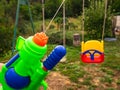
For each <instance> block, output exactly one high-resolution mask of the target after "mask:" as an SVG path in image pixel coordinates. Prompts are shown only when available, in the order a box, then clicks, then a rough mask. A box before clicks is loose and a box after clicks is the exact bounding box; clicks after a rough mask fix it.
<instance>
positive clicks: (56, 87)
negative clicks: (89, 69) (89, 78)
mask: <svg viewBox="0 0 120 90" xmlns="http://www.w3.org/2000/svg"><path fill="white" fill-rule="evenodd" d="M46 82H47V83H48V86H49V87H48V90H68V89H70V90H71V89H72V90H73V89H75V88H76V84H75V83H72V82H71V81H70V80H69V79H68V77H66V76H63V75H61V74H60V73H59V72H50V73H49V75H48V76H47V78H46Z"/></svg>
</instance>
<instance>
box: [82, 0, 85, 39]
mask: <svg viewBox="0 0 120 90" xmlns="http://www.w3.org/2000/svg"><path fill="white" fill-rule="evenodd" d="M84 5H85V0H83V6H82V7H83V15H82V31H83V32H82V41H84V19H85V14H84V13H85V10H84Z"/></svg>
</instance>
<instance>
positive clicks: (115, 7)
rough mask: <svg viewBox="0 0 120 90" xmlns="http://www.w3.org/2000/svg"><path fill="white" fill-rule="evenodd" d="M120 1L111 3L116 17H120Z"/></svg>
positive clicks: (113, 0)
mask: <svg viewBox="0 0 120 90" xmlns="http://www.w3.org/2000/svg"><path fill="white" fill-rule="evenodd" d="M119 8H120V0H112V2H111V11H112V12H113V13H114V14H115V15H120V9H119Z"/></svg>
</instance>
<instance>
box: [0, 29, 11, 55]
mask: <svg viewBox="0 0 120 90" xmlns="http://www.w3.org/2000/svg"><path fill="white" fill-rule="evenodd" d="M12 31H13V30H8V29H7V28H5V27H0V42H1V43H0V55H3V54H4V53H6V52H7V51H9V50H10V49H11V46H12V44H11V43H12V36H13V35H12V34H13V32H12Z"/></svg>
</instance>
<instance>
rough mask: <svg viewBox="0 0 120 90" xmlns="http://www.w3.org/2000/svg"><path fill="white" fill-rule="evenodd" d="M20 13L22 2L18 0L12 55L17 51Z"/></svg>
mask: <svg viewBox="0 0 120 90" xmlns="http://www.w3.org/2000/svg"><path fill="white" fill-rule="evenodd" d="M19 11H20V0H18V4H17V11H16V19H15V26H14V36H13V42H12V55H13V54H14V49H15V41H16V32H17V26H18V17H19Z"/></svg>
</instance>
